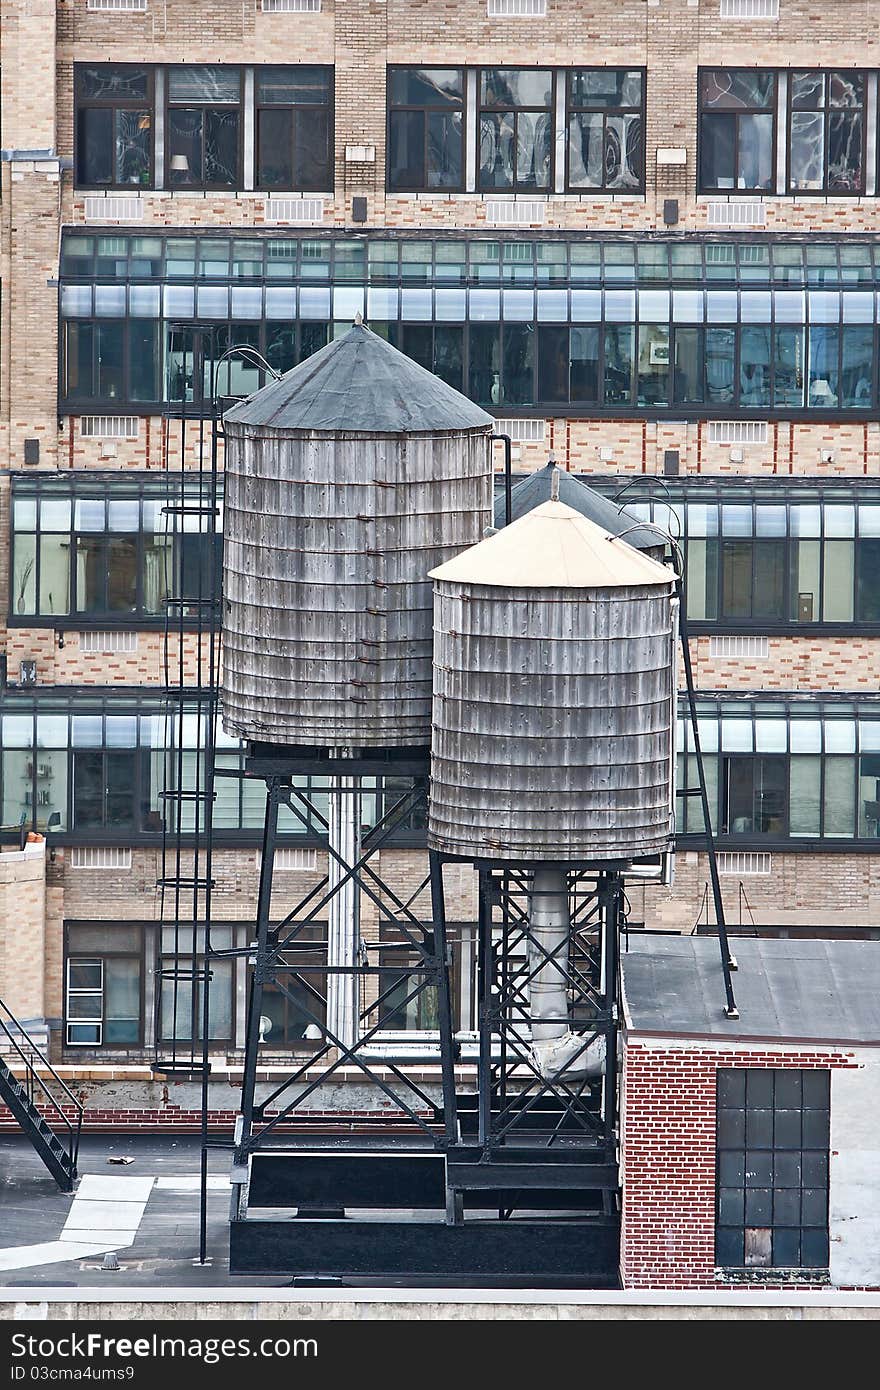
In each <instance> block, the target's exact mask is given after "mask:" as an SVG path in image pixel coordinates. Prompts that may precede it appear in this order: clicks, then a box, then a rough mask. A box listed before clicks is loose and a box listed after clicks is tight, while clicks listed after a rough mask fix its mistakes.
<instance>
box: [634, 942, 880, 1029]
mask: <svg viewBox="0 0 880 1390" xmlns="http://www.w3.org/2000/svg"><path fill="white" fill-rule="evenodd" d="M731 947H732V949H733V953H734V955H735V956H736V959H737V961H738V963H739V969H738V970H737V971H736V972H735V973H734V975H733V987H734V991H735V993H736V1003H737V1007H738V1009H739V1012H740V1017H739V1018H738V1019H728V1018H725V1016H724V1002H725V996H724V977H723V974H722V971H721V958H720V952H719V949H718V940H717V938H716V937H712V936H648V935H646V936H644V937H637V936H634V935H631V936H630V939H629V950H628V951H626V952H625V953H624V954H623V955H622V956H621V968H622V971H623V995H624V1011H625V1017H626V1023H627V1026H628V1027H629V1028H630V1029H633V1030H634V1031H636V1032H646V1033H658V1034H663V1035H666V1036H669V1035H672V1036H675V1037H679V1036H684V1037H712V1038H724V1037H729V1038H773V1039H775V1040H783V1039H792V1040H800V1039H810V1040H814V1041H823V1042H850V1043H867V1044H872V1043H880V941H840V940H834V939H830V938H827V937H826V938H822V939H819V940H806V941H795V940H784V939H783V940H776V939H774V938H766V937H754V938H753V937H738V938H737V939H736V940H735V941H732V942H731Z"/></svg>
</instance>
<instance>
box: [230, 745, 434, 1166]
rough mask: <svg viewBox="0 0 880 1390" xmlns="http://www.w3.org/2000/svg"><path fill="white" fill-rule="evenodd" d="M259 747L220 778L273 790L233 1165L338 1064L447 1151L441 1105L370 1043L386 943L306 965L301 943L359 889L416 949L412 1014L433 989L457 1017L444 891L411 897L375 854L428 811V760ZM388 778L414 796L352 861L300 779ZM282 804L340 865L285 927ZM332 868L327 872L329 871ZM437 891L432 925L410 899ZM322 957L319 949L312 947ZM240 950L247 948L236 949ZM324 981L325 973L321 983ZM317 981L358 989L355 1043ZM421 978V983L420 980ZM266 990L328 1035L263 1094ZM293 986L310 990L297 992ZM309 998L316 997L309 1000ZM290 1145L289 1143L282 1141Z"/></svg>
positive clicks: (290, 1120) (420, 754) (353, 791)
mask: <svg viewBox="0 0 880 1390" xmlns="http://www.w3.org/2000/svg"><path fill="white" fill-rule="evenodd" d="M265 752H266V750H254V752H253V755H252V756H251V757H250V758H248V759H246V762H245V768H244V772H243V774H239V773H237V772H235V771H234V770H231V769H230V770H228V771H227V770H225V769H223V770H221V769H218V770H217V775H218V776H232V777H235V776H239V775H244V776H245V777H248V778H251V779H253V778H257V779H259V780H262V781H263V782H264V783H265V786H266V811H265V820H264V829H263V853H262V862H261V866H260V885H259V893H258V900H257V916H256V923H255V926H256V940H255V942H254V944H253V946H252V947H251V948H249V949H248V951H247V954H248V956H249V958H250V959H251V960H252V966H253V968H252V973H251V984H250V995H249V1003H248V1024H247V1039H246V1046H245V1060H244V1074H243V1080H242V1104H241V1115H242V1118H241V1122H240V1127H239V1132H238V1134H237V1136H236V1163H237V1164H239V1165H244V1164H246V1163H247V1160H248V1157H249V1155H251V1154H252V1153H254V1152H256V1151H258V1150H260V1149H262V1148H267V1147H272V1146H273V1142H272V1141H273V1140H274V1141H275V1146H277V1144H278V1142H279V1138H280V1136H279V1127H284V1128H285V1129H288V1128H289V1127H290V1126H291V1125H294V1124H296V1125H297V1126H307V1124H308V1108H307V1104H306V1103H307V1102H308V1101H309V1099H310V1098H311V1097H313V1096H314V1095H315V1094H316V1092H317V1091H318V1089H319V1087H320V1086H322V1085H323V1084H324V1083H325V1082H327V1081H328V1080H332V1079H333V1078H334V1076H335V1075H336V1074H337V1073H338V1072H339V1070H340V1068H342V1067H343V1066H345V1067H356V1068H357V1069H358V1071H359V1072H360V1073H361V1074H362V1076H363V1078H364V1079H365V1080H367V1081H368V1082H369V1083H370V1084H371V1085H373V1086H375V1087H376V1088H378V1090H379V1091H380V1092H381V1093H382V1094H383V1095H384V1097H385V1098H386V1100H388V1101H390V1102H391V1104H392V1106H393V1107H394V1110H395V1112H396V1115H397V1120H398V1122H399V1123H402V1128H403V1130H404V1131H405V1132H406V1134H407V1136H408V1137H409V1138H417V1139H418V1140H420V1141H421V1142H422V1143H423V1144H426V1145H429V1146H430V1147H431V1148H440V1147H443V1146H444V1144H445V1143H446V1142H448V1141H449V1139H451V1138H452V1135H451V1133H450V1130H449V1125H448V1124H447V1125H446V1126H445V1127H444V1126H443V1125H442V1124H441V1122H440V1121H439V1116H438V1106H437V1103H436V1100H434V1099H432V1097H431V1096H429V1095H428V1094H427V1093H426V1092H425V1091H424V1090H423V1089H422V1087H421V1086H420V1085H419V1084H418V1083H417V1082H416V1081H415V1079H414V1078H413V1077H411V1076H408V1075H407V1074H406V1073H405V1072H404V1071H403V1070H402V1069H401V1067H400V1066H399V1065H398V1064H397V1063H395V1062H394V1061H393V1060H391V1059H390V1058H387V1057H377V1055H376V1053H375V1052H372V1053H371V1052H370V1046H371V1044H372V1045H373V1046H375V1044H376V1043H377V1042H379V1041H381V1032H382V1027H383V1024H382V1021H381V1018H380V1011H381V1007H382V1005H383V1004H385V1003H386V1002H387V1001H388V999H389V997H390V996H391V993H392V990H393V989H394V986H393V985H392V986H390V987H387V986H386V987H384V988H383V984H382V978H381V977H382V975H383V973H384V970H383V966H382V963H381V944H380V943H374V942H368V941H365V940H364V938H363V936H361V938H360V944H359V949H358V951H357V954H356V956H355V958H354V959H353V960H352V961H351V962H350V963H349V964H337V965H330V964H321V963H317V964H315V963H310V962H309V963H307V962H304V961H303V960H301V959H300V960H298V959H297V954H298V948H301V947H303V946H305V945H306V939H305V937H304V933H305V932H306V929H307V928H309V927H311V926H313V925H314V924H316V923H318V922H320V921H321V920H322V918H323V917H325V915H326V913H327V911H328V908H329V907H330V905H331V903H332V902H333V901H334V900H335V899H337V898H338V897H339V895H340V894H342V893H345V892H348V893H349V896H350V891H351V887H352V886H353V888H354V891H355V892H356V893H358V894H359V895H360V896H361V899H362V901H366V902H368V903H371V904H372V905H373V907H375V908H376V909H377V911H378V914H379V921H380V923H381V922H387V923H393V924H394V925H395V927H396V928H398V929H399V930H400V932H401V934H402V937H403V944H404V945H405V946H406V948H407V949H408V950H410V951H411V952H412V954H413V957H414V961H413V963H412V964H407V966H406V968H405V973H406V975H407V976H408V977H409V979H410V983H409V984H408V990H407V994H406V998H405V999H404V1001H403V1004H400V1003H396V1004H395V1007H398V1008H399V1007H403V1006H405V1005H406V1004H408V1003H410V1002H412V1001H414V1000H416V999H417V998H419V996H421V995H423V994H424V993H425V992H426V991H427V990H435V991H436V998H437V1006H438V1011H439V1013H440V1017H441V1018H447V1017H448V1018H451V997H450V986H449V958H448V946H447V942H446V931H445V916H444V917H442V918H441V919H440V920H438V919H437V917H436V905H437V901H438V899H437V893H436V886H435V883H434V879H433V875H432V873H431V872H429V873H428V875H427V877H426V878H425V879H424V880H423V881H422V882H421V883H420V884H419V887H418V888H417V889H416V891H415V893H413V894H411V895H410V897H409V898H408V899H407V900H404V898H403V897H401V896H400V895H399V894H398V893H397V892H396V891H395V889H394V888H392V887H391V885H390V884H389V883H388V881H387V880H386V879H385V878H383V877H382V875H381V873H380V872H379V871H378V870H377V869H376V868H375V867H374V864H373V861H374V859H375V856H376V854H377V853H378V852H379V851H380V850H381V849H382V848H383V847H384V846H386V845H387V843H388V841H389V839H390V838H391V836H393V834H394V832H395V831H396V830H397V829H399V828H400V826H401V825H402V824H403V823H404V822H405V821H406V820H407V818H408V817H409V816H410V815H411V814H412V812H413V811H414V810H416V809H417V808H419V807H422V806H424V804H425V802H426V797H427V772H428V763H427V754H426V752H425V751H424V750H414V755H410V756H408V757H407V758H406V759H405V760H403V761H401V760H384V759H383V758H382V756H381V755H376V756H375V757H369V756H367V757H365V758H345V759H344V760H336V759H334V758H333V757H328V756H327V750H320V752H319V751H318V750H310V753H309V754H306V755H304V756H303V755H298V754H296V753H295V752H294V751H293V750H283V749H274V750H271V753H269V755H268V756H265V755H264V754H265ZM382 772H386V773H390V772H394V773H397V774H398V775H399V774H400V773H405V774H406V775H410V776H413V777H414V778H415V781H414V785H413V787H412V789H411V790H410V791H408V792H405V793H403V794H402V795H401V796H399V797H398V798H397V800H396V801H395V802H394V804H393V805H392V806H391V807H389V808H388V810H386V811H385V812H384V814H383V815H381V816H380V818H379V819H378V820H377V823H376V825H375V826H374V827H373V828H372V829H371V830H369V831H368V832H366V833H365V834H364V836H363V839H362V844H361V847H360V853H359V855H358V857H357V858H356V859H355V860H354V862H349V861H348V860H346V858H345V857H344V855H343V854H342V853H340V851H339V849H338V848H337V847H336V845H335V844H334V843H333V837H332V835H331V825H330V823H329V821H328V819H327V817H325V815H324V813H323V811H322V810H321V808H320V807H319V805H318V803H317V800H316V795H315V793H314V792H312V791H311V790H310V789H309V790H307V789H306V788H303V787H300V786H297V785H296V781H295V779H297V778H300V777H306V776H309V777H315V776H316V775H317V776H321V777H328V776H330V777H335V779H336V785H335V788H334V790H335V794H336V795H338V796H354V797H358V796H360V795H362V785H361V783H362V778H363V777H376V776H381V773H382ZM282 807H286V808H287V809H288V810H290V811H291V812H292V813H293V815H294V816H296V818H297V819H298V820H299V822H300V824H301V825H302V827H303V829H304V831H305V832H306V837H305V838H304V840H303V841H302V842H301V843H305V844H308V845H314V846H316V847H319V848H321V849H323V850H324V851H325V852H326V853H327V855H328V859H329V861H330V864H331V865H332V866H333V870H334V871H333V872H332V873H331V872H326V873H324V874H323V875H322V877H321V878H320V879H319V881H318V883H317V884H316V885H315V886H314V887H313V888H312V889H310V890H309V892H308V893H306V894H305V895H304V896H303V897H302V898H300V899H299V901H298V902H297V903H296V904H295V906H294V907H293V908H292V909H291V910H290V911H289V912H287V913H285V915H284V916H283V917H282V918H281V919H280V920H278V921H273V918H272V885H273V879H274V872H275V859H276V852H277V848H278V814H279V811H280V809H281V808H282ZM328 868H329V865H328ZM428 890H430V901H431V904H432V911H433V912H434V913H435V915H434V920H433V921H430V920H427V921H426V920H425V919H424V917H423V916H422V915H421V914H420V913H417V910H416V909H415V908H414V906H413V904H414V902H415V900H416V899H417V898H419V897H420V896H421V895H422V894H423V893H424V894H427V892H428ZM307 944H308V948H309V949H310V950H312V951H313V950H314V942H313V941H311V940H308V943H307ZM239 954H242V953H239ZM316 977H318V978H317V979H316ZM320 977H325V978H327V980H328V981H329V980H331V979H333V978H334V977H335V978H337V979H338V980H340V981H341V982H342V981H344V982H345V984H346V985H347V986H349V987H351V988H353V989H354V990H355V991H356V994H357V999H358V1020H357V1023H358V1027H357V1030H356V1034H357V1035H356V1037H355V1038H354V1039H353V1040H348V1039H346V1038H342V1037H339V1036H337V1034H336V1033H335V1032H333V1031H332V1029H331V1028H330V1026H329V1024H328V1011H327V997H326V994H322V993H321V989H320ZM413 977H415V982H414V983H412V978H413ZM371 980H374V981H376V984H377V989H376V992H375V997H373V998H371V999H369V1000H366V1001H365V1000H364V999H363V993H364V988H365V986H366V985H367V983H368V982H369V981H371ZM267 984H272V985H274V986H275V987H276V988H277V989H278V990H279V991H280V992H281V993H282V994H283V995H284V996H285V997H286V998H287V999H288V1000H289V1001H290V1002H291V1003H294V1004H296V1006H297V1007H298V1008H299V1009H300V1010H303V1011H304V1012H305V1014H306V1017H307V1018H308V1019H309V1021H310V1022H311V1023H312V1024H314V1025H315V1027H316V1029H318V1030H320V1033H321V1042H320V1044H319V1045H318V1047H317V1049H316V1051H315V1053H314V1054H312V1055H310V1056H309V1057H308V1059H307V1060H305V1061H303V1062H302V1063H299V1064H294V1065H293V1066H292V1069H291V1071H290V1073H289V1075H287V1076H286V1077H285V1078H284V1079H283V1080H282V1081H280V1082H278V1083H277V1084H274V1085H273V1086H272V1087H271V1089H270V1091H269V1093H268V1094H266V1095H264V1096H262V1098H259V1099H258V1097H257V1088H258V1084H259V1081H258V1072H259V1066H260V1062H259V1053H260V1019H261V1017H262V1015H263V994H264V989H265V986H266V985H267ZM294 986H298V987H299V989H300V991H301V993H300V995H299V996H296V995H295V994H294ZM302 995H305V996H306V998H308V999H309V1000H310V1001H311V1002H310V1003H309V1004H305V1005H304V1004H303V998H302ZM450 1040H451V1029H450V1028H444V1029H443V1030H442V1035H441V1071H442V1077H443V1086H444V1092H445V1093H448V1092H449V1091H452V1092H453V1093H454V1070H453V1054H452V1044H451V1041H450ZM285 1142H287V1140H285Z"/></svg>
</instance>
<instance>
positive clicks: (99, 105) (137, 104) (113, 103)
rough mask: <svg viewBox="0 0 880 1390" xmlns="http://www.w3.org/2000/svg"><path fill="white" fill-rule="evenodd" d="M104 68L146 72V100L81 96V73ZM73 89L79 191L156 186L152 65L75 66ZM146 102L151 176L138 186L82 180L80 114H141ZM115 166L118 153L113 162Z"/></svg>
mask: <svg viewBox="0 0 880 1390" xmlns="http://www.w3.org/2000/svg"><path fill="white" fill-rule="evenodd" d="M95 67H105V68H117V69H120V70H125V71H129V72H143V73H145V74H146V77H147V96H146V98H145V99H144V101H140V100H137V99H135V98H133V97H132V98H119V97H85V96H82V95H81V93H80V81H81V74H82V72H83V71H84V70H85V69H90V68H95ZM73 87H74V113H73V137H74V138H73V144H74V186H75V187H76V188H77V189H84V190H87V189H92V188H94V189H96V190H102V191H103V190H105V189H112V190H113V191H123V190H124V191H126V192H129V193H131V192H132V191H133V190H134V189H139V188H146V189H151V188H154V187H155V181H156V68H155V65H154V64H151V63H74V66H73ZM145 103H146V106H147V109H148V111H149V115H150V142H149V143H150V149H149V163H148V177H147V179H146V181H141V182H138V183H117V182H116V179H115V178H113V179H111V181H110V182H109V183H91V182H88V181H86V180H85V179H84V178H83V177H82V162H83V152H82V150H81V148H80V112H81V111H85V110H98V111H107V110H109V111H113V112H116V111H142V110H143V109H144V105H145ZM113 124H114V142H115V125H116V122H115V119H114V123H113ZM113 162H114V164H115V150H114V160H113Z"/></svg>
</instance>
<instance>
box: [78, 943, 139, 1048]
mask: <svg viewBox="0 0 880 1390" xmlns="http://www.w3.org/2000/svg"><path fill="white" fill-rule="evenodd" d="M120 925H122V926H125V927H133V928H136V929H137V930H138V931H139V934H140V950H139V951H132V950H129V949H123V948H121V947H120V948H119V949H118V950H114V949H113V948H112V946H109V947H102V948H101V949H100V950H95V951H84V950H80V949H78V948H77V949H71V944H70V933H71V930H72V929H73V930H75V929H76V928H77V927H91V928H94V929H105V930H107V931H109V932H111V933H112V929H113V926H114V922H113V920H109V921H104V920H98V919H95V920H93V921H87V922H86V921H74V920H69V919H65V921H64V929H63V979H64V998H63V1001H62V1020H61V1039H62V1043H61V1045H62V1048H63V1049H64V1050H65V1051H66V1050H67V1049H68V1048H69V1049H70V1050H71V1052H72V1053H75V1054H76V1055H77V1056H80V1057H81V1056H82V1054H83V1053H84V1052H89V1051H94V1052H98V1053H105V1052H108V1051H112V1052H114V1053H119V1052H127V1051H141V1050H142V1049H143V1048H144V1046H145V1037H146V976H147V956H148V948H147V940H148V935H149V933H148V931H147V930H146V929H145V925H144V923H141V922H128V921H125V922H122V923H120ZM108 959H113V960H136V961H137V962H138V967H139V975H140V980H139V984H140V989H139V999H138V1037H137V1041H136V1042H129V1043H109V1042H107V1041H106V1038H105V1037H104V1023H105V1022H106V1016H105V1015H102V1033H101V1041H100V1042H99V1043H95V1042H84V1043H76V1042H70V1041H68V1031H67V1030H68V1027H69V1025H70V1023H71V1021H73V1022H77V1021H78V1020H75V1019H74V1020H71V1019H70V1017H69V1007H68V1006H69V997H70V974H69V972H70V963H71V961H82V962H88V961H91V960H100V961H101V962H102V963H103V962H104V961H105V960H108ZM101 992H102V994H105V993H106V972H104V973H103V975H102V987H101ZM80 1021H85V1020H80Z"/></svg>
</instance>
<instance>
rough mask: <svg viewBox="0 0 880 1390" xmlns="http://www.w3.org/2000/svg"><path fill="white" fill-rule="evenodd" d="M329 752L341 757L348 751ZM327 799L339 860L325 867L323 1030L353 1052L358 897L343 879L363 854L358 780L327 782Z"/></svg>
mask: <svg viewBox="0 0 880 1390" xmlns="http://www.w3.org/2000/svg"><path fill="white" fill-rule="evenodd" d="M333 751H335V752H336V754H337V756H343V755H344V753H345V751H346V750H342V749H337V750H333ZM327 800H328V807H327V823H328V827H329V829H328V843H329V846H330V848H331V850H335V852H336V854H337V855H338V856H339V859H336V858H334V855H333V854H330V856H329V865H328V876H329V883H328V889H329V891H330V892H331V893H332V897H331V898H330V902H329V904H328V908H327V965H328V967H329V969H330V971H331V972H335V971H338V972H339V973H338V974H335V973H334V974H333V978H334V980H335V988H334V989H328V991H327V1031H328V1032H329V1033H332V1034H333V1036H334V1037H335V1038H337V1039H338V1040H339V1042H340V1043H342V1044H344V1046H346V1047H353V1046H354V1044H355V1043H356V1042H357V1040H358V1035H359V1023H360V990H359V985H360V976H359V975H358V974H356V973H355V972H354V971H353V970H352V968H351V967H352V964H353V962H355V961H356V960H358V959H359V956H360V948H361V932H360V894H359V892H358V886H357V883H356V882H355V880H354V878H352V877H348V878H347V879H346V872H347V870H346V868H345V867H344V865H348V866H349V867H353V866H354V865H355V864H356V863H357V861H358V859H359V858H360V854H361V793H360V778H358V777H333V778H331V779H330V787H329V791H328V798H327ZM340 860H341V861H342V863H340V862H339V861H340ZM343 879H345V880H346V881H345V882H343V881H342V880H343Z"/></svg>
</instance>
